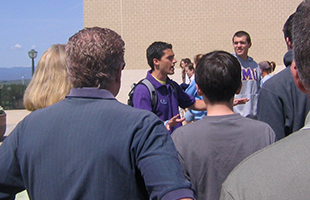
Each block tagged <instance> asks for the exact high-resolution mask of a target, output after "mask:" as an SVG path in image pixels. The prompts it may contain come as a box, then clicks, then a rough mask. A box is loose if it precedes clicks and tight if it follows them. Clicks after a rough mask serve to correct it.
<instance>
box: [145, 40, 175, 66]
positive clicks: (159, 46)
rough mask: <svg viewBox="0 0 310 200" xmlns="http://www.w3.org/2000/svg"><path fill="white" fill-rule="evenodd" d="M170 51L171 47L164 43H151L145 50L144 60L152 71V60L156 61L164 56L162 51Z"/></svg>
mask: <svg viewBox="0 0 310 200" xmlns="http://www.w3.org/2000/svg"><path fill="white" fill-rule="evenodd" d="M166 49H172V45H171V44H168V43H166V42H153V43H152V44H151V45H150V46H149V47H148V48H147V50H146V58H147V62H148V64H149V66H150V67H151V69H152V71H153V70H154V63H153V59H154V58H156V59H158V60H160V59H161V57H162V56H163V55H164V54H165V53H164V50H166Z"/></svg>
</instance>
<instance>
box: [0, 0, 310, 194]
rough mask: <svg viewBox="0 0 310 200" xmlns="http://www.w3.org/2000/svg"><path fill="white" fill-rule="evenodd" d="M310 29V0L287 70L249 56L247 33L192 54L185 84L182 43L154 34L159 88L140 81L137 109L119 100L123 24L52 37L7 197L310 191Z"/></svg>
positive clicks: (5, 184) (9, 169) (292, 29)
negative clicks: (227, 46) (227, 45)
mask: <svg viewBox="0 0 310 200" xmlns="http://www.w3.org/2000/svg"><path fill="white" fill-rule="evenodd" d="M309 27H310V0H304V1H303V2H301V3H300V5H299V6H298V8H297V10H296V12H295V13H294V14H292V15H291V16H290V17H289V18H288V20H287V21H286V23H285V24H284V28H283V32H284V38H285V42H286V44H287V48H288V53H287V54H286V55H285V56H284V62H285V65H286V66H287V68H286V69H284V70H283V71H281V72H279V73H278V74H276V75H274V76H271V75H270V73H272V72H273V71H274V70H275V67H276V64H275V63H274V62H269V61H262V62H260V63H259V64H257V63H256V62H255V61H254V59H253V58H251V57H250V56H249V55H248V52H249V49H250V47H251V46H252V43H251V37H250V35H249V34H248V33H247V32H245V31H237V32H236V33H235V34H234V35H233V37H232V44H233V48H234V53H232V54H231V53H228V52H226V51H221V50H217V51H212V52H209V53H204V54H198V55H196V56H195V58H194V63H192V62H191V60H190V59H189V58H186V59H182V60H181V62H180V66H181V68H182V84H180V85H179V84H178V83H176V82H175V81H173V80H171V79H170V78H169V75H172V74H174V71H175V64H176V63H177V60H176V58H175V54H174V52H173V50H172V45H171V44H169V43H166V42H162V41H156V42H153V43H152V44H151V45H150V46H149V47H148V48H147V50H146V55H147V63H148V65H149V67H150V70H149V71H147V74H146V78H145V79H147V80H148V82H149V83H150V84H152V86H153V87H154V91H151V92H150V91H149V88H148V87H147V86H146V85H145V84H137V85H136V86H135V88H134V90H133V93H132V107H131V106H128V105H124V104H122V103H120V102H118V101H117V100H116V98H115V96H116V95H117V94H118V92H119V89H120V85H121V76H122V70H123V69H124V67H125V60H124V53H125V49H124V46H125V42H124V41H123V39H122V38H121V36H120V35H119V34H118V33H116V32H115V31H113V30H111V29H108V28H100V27H92V28H84V29H82V30H80V31H79V32H77V33H76V34H74V35H73V36H72V37H70V38H69V40H68V43H67V44H57V45H52V47H51V48H49V49H48V50H47V51H46V52H45V53H44V54H43V55H42V57H41V59H40V60H39V63H38V67H37V69H36V71H35V74H34V76H33V78H32V80H31V82H30V84H29V86H28V87H27V89H26V92H25V95H24V103H25V106H26V108H27V109H28V110H30V111H32V112H31V113H30V114H29V115H28V116H26V117H25V118H24V119H23V120H22V121H21V122H20V123H19V124H18V125H17V126H16V128H15V129H14V130H13V131H12V133H10V135H9V136H8V137H7V138H6V139H5V140H4V142H3V144H2V145H1V146H0V160H1V162H0V171H1V175H0V199H14V198H15V195H16V194H17V193H19V192H21V191H23V190H27V193H28V195H29V198H30V199H67V200H71V199H72V200H73V199H130V200H131V199H145V200H148V199H163V200H193V199H197V200H203V199H212V200H216V199H222V200H225V199H238V200H239V199H240V200H241V199H309V198H310V190H309V189H310V188H309V186H308V182H309V179H310V176H309V169H308V164H309V162H310V161H309V160H310V159H309V156H308V154H309V153H308V151H309V147H310V138H309V135H307V134H308V133H310V131H309V128H310V121H309V119H306V116H307V115H308V112H309V110H310V104H309V98H310V92H309V91H310V51H308V49H309V48H310V28H309ZM292 52H293V53H292ZM293 55H294V57H293ZM152 96H156V101H157V102H156V106H155V108H154V105H153V98H152ZM179 107H181V108H182V109H186V114H185V117H180V113H179ZM182 123H183V124H186V125H182ZM289 135H290V136H289ZM287 136H289V137H287Z"/></svg>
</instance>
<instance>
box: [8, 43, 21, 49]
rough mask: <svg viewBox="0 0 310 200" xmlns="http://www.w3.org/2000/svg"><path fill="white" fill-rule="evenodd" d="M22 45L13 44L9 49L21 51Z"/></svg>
mask: <svg viewBox="0 0 310 200" xmlns="http://www.w3.org/2000/svg"><path fill="white" fill-rule="evenodd" d="M22 48H23V47H22V45H20V44H15V45H14V46H12V47H11V49H13V50H16V49H22Z"/></svg>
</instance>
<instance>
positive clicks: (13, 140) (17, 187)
mask: <svg viewBox="0 0 310 200" xmlns="http://www.w3.org/2000/svg"><path fill="white" fill-rule="evenodd" d="M18 130H19V126H17V127H16V128H15V129H14V130H13V132H12V133H11V134H10V135H9V136H8V137H7V138H6V139H5V140H4V142H3V143H2V145H1V146H0V161H1V162H0V172H1V175H0V199H15V195H16V194H17V193H19V192H21V191H23V190H25V187H24V184H23V179H22V176H21V173H20V166H19V162H18V159H17V149H18Z"/></svg>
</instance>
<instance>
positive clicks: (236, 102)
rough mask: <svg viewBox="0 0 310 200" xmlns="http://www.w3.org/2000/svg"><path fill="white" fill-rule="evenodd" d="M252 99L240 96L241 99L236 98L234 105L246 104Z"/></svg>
mask: <svg viewBox="0 0 310 200" xmlns="http://www.w3.org/2000/svg"><path fill="white" fill-rule="evenodd" d="M248 101H250V99H248V98H240V99H234V104H233V106H236V105H239V104H246V102H248Z"/></svg>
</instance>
